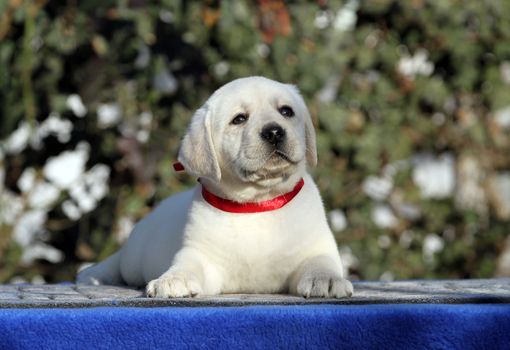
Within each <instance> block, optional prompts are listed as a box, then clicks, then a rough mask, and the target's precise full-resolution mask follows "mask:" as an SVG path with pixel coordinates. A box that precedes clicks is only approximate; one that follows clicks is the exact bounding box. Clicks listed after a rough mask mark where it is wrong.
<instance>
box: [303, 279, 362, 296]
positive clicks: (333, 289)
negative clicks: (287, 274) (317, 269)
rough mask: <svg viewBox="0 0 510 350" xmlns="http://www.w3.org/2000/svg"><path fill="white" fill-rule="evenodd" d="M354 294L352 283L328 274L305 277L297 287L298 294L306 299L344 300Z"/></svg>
mask: <svg viewBox="0 0 510 350" xmlns="http://www.w3.org/2000/svg"><path fill="white" fill-rule="evenodd" d="M352 293H353V288H352V283H351V282H349V281H348V280H346V279H345V278H341V277H339V276H335V275H330V274H327V273H324V274H322V273H318V274H312V275H308V276H303V278H302V279H301V281H299V283H298V285H297V294H299V295H301V296H304V297H305V298H310V297H323V298H343V297H350V296H352Z"/></svg>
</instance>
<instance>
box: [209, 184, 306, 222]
mask: <svg viewBox="0 0 510 350" xmlns="http://www.w3.org/2000/svg"><path fill="white" fill-rule="evenodd" d="M304 184H305V181H304V180H303V179H301V180H300V181H299V182H298V183H297V184H296V186H294V189H293V190H292V191H290V192H288V193H286V194H283V195H281V196H278V197H276V198H273V199H270V200H267V201H263V202H251V203H238V202H234V201H231V200H229V199H225V198H221V197H218V196H216V195H215V194H212V193H211V192H209V191H208V190H207V189H206V188H205V187H204V186H202V196H203V197H204V199H205V201H206V202H207V203H209V204H210V205H212V206H213V207H215V208H217V209H220V210H223V211H226V212H229V213H238V214H246V213H261V212H264V211H271V210H276V209H280V208H281V207H283V206H284V205H285V204H287V203H289V202H290V201H291V200H292V199H293V198H294V197H296V195H297V194H298V193H299V191H301V189H302V188H303V186H304Z"/></svg>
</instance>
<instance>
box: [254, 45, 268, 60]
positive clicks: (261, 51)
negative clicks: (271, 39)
mask: <svg viewBox="0 0 510 350" xmlns="http://www.w3.org/2000/svg"><path fill="white" fill-rule="evenodd" d="M255 51H257V54H258V55H259V56H260V57H262V58H267V57H268V56H269V54H270V53H271V48H270V47H269V45H267V44H265V43H258V44H257V45H256V46H255Z"/></svg>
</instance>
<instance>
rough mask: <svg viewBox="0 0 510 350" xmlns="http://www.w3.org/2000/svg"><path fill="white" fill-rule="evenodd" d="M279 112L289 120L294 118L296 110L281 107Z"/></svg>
mask: <svg viewBox="0 0 510 350" xmlns="http://www.w3.org/2000/svg"><path fill="white" fill-rule="evenodd" d="M278 112H280V114H281V115H283V116H284V117H287V118H290V117H293V116H294V110H292V108H290V107H289V106H281V107H280V108H278Z"/></svg>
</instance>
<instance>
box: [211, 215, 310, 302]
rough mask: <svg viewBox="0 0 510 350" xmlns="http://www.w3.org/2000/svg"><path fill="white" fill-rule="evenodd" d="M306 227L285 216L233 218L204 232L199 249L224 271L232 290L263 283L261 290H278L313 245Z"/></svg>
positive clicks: (256, 286) (308, 229) (255, 286)
mask: <svg viewBox="0 0 510 350" xmlns="http://www.w3.org/2000/svg"><path fill="white" fill-rule="evenodd" d="M307 226H308V225H307V224H306V223H302V224H297V223H296V222H295V221H292V220H289V218H288V217H285V218H284V217H278V216H277V217H267V216H255V217H254V218H253V219H250V218H246V217H245V218H239V217H234V219H232V218H231V219H230V220H224V221H223V220H222V222H218V223H217V225H215V226H214V227H210V228H209V229H208V230H207V232H204V235H203V236H202V238H203V241H202V242H203V244H202V248H203V250H204V251H205V252H206V254H207V255H208V256H209V258H210V259H211V260H212V261H213V262H214V263H215V264H216V265H218V266H219V267H220V268H221V269H222V270H223V271H224V272H225V275H226V276H227V280H228V281H229V283H228V284H230V288H231V289H232V290H243V289H245V290H254V288H258V286H265V288H266V289H263V290H260V291H261V292H262V291H277V290H280V289H281V288H282V287H283V283H285V281H286V279H287V277H288V275H289V274H290V273H291V272H292V271H293V270H294V269H295V268H296V267H297V265H298V264H299V263H300V262H301V260H302V259H303V256H305V255H306V250H307V247H309V246H310V245H311V244H312V241H311V240H313V235H312V234H311V232H310V228H309V227H307ZM228 284H227V290H228V289H229V286H228ZM267 288H269V289H267Z"/></svg>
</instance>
